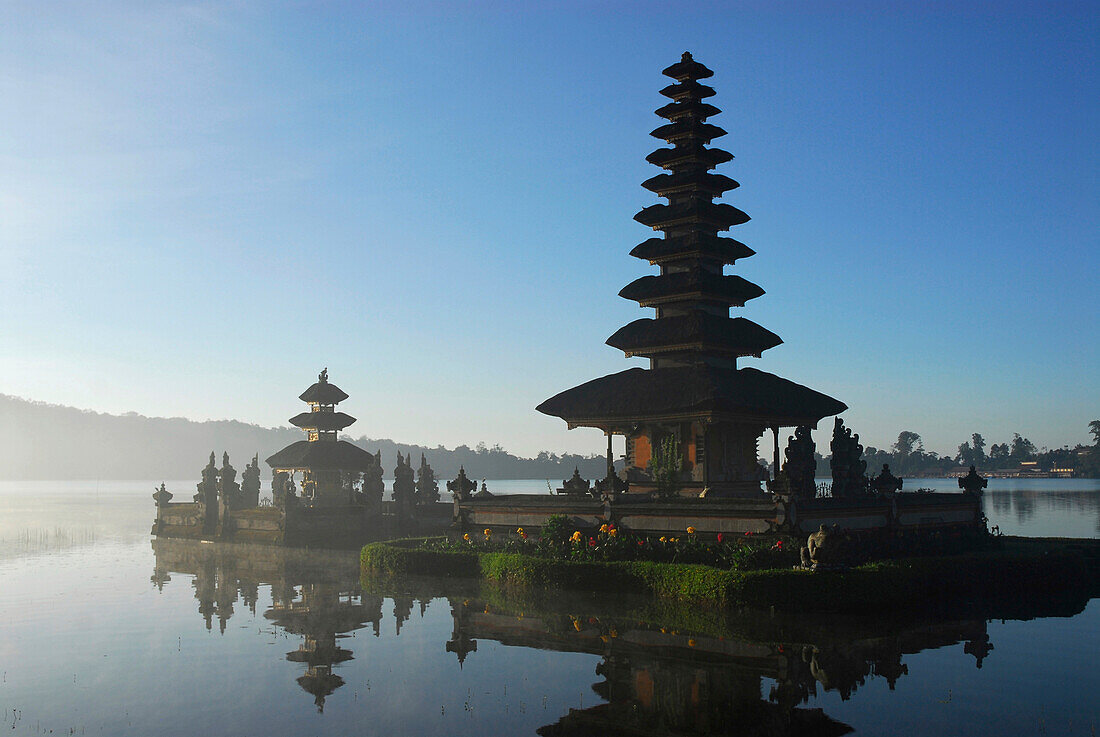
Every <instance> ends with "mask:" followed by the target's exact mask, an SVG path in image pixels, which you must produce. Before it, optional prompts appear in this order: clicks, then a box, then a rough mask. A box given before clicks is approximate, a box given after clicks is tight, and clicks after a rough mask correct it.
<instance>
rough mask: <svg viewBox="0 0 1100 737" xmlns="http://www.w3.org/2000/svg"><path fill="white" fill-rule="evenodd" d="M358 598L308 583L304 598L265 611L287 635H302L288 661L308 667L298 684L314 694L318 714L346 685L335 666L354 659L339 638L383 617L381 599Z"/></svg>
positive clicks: (330, 585) (322, 584)
mask: <svg viewBox="0 0 1100 737" xmlns="http://www.w3.org/2000/svg"><path fill="white" fill-rule="evenodd" d="M355 598H356V597H354V596H352V595H350V594H348V595H343V594H342V593H341V591H340V588H339V587H337V586H334V585H332V584H324V583H312V584H305V585H303V586H302V593H301V598H300V599H299V598H295V599H290V600H282V601H276V602H273V604H272V607H271V609H269V610H268V611H266V612H264V617H266V618H267V619H270V620H271V621H273V622H274V623H275V624H277V625H279V626H280V627H282V628H283V629H284V630H286V631H287V632H290V633H293V634H296V635H301V636H302V638H303V641H302V643H301V644H300V645H299V646H298V649H297V650H293V651H291V652H289V653H287V656H286V659H287V660H289V661H291V662H294V663H305V664H306V672H305V674H304V675H302V676H300V677H299V678H298V685H299V686H301V687H302V688H303V689H304V690H305V691H307V692H308V693H310V694H312V695H313V697H314V703H315V704H316V705H317V709H318V711H324V708H325V699H326V698H327V697H328V696H330V695H332V693H333V692H334V691H335V690H336V689H338V688H339V687H340V686H342V685H344V679H343V678H341V677H340V676H338V675H336V674H335V673H333V672H332V669H333V666H334V665H337V664H339V663H343V662H344V661H347V660H351V659H352V658H353V657H354V656H353V655H352V653H351V651H350V650H346V649H344V648H342V647H340V646H339V645H338V644H337V642H336V640H337V637H338V636H339V635H340V633H343V632H351V631H353V630H357V629H360V628H361V627H363V626H364V625H365V624H366V623H367V622H369V621H374V622H375V623H376V625H377V622H379V621H380V620H381V617H382V612H381V600H380V599H378V600H373V601H368V602H364V603H359V602H356V601H355ZM372 604H373V606H372Z"/></svg>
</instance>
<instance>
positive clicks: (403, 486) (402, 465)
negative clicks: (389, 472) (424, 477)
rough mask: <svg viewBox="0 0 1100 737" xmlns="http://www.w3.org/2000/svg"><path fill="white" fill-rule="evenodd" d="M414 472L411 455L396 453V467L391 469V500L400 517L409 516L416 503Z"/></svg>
mask: <svg viewBox="0 0 1100 737" xmlns="http://www.w3.org/2000/svg"><path fill="white" fill-rule="evenodd" d="M415 476H416V472H415V471H413V467H412V456H411V455H409V456H405V457H402V455H401V453H398V454H397V468H395V469H394V470H393V501H394V502H395V503H396V505H397V513H398V515H399V516H400V517H403V518H404V517H411V516H412V511H413V506H414V505H415V504H416V480H415Z"/></svg>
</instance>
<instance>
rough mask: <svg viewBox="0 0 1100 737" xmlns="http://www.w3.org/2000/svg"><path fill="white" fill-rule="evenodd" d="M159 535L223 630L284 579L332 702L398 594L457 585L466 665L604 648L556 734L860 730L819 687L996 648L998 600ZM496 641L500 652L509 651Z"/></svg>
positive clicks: (170, 564)
mask: <svg viewBox="0 0 1100 737" xmlns="http://www.w3.org/2000/svg"><path fill="white" fill-rule="evenodd" d="M153 548H154V551H155V553H156V563H155V570H154V573H153V575H152V581H153V583H154V584H155V585H156V586H157V587H160V588H162V587H164V586H165V585H166V584H169V583H170V582H171V581H172V575H173V574H176V573H179V574H186V575H189V576H191V577H192V580H191V584H192V586H193V588H194V596H195V598H196V599H197V600H198V612H199V614H200V616H202V617H203V619H204V620H205V622H206V626H207V628H210V629H212V628H213V621H214V619H215V618H216V619H217V621H218V627H219V630H220V631H222V632H224V631H225V628H226V623H227V622H228V621H229V620H230V619H231V618H232V617H233V614H234V607H237V606H243V607H246V608H248V609H249V610H251V611H253V612H254V611H255V608H256V605H257V601H259V600H261V598H262V597H261V596H260V587H261V586H268V587H270V590H271V602H272V604H271V607H270V608H269V609H268V610H267V611H266V612H264V614H263V616H264V617H265V618H266V619H267V620H269V621H270V622H272V623H273V624H274V625H275V626H276V627H277V628H280V629H281V630H282V631H284V632H286V633H288V634H290V635H293V636H294V637H296V638H299V639H298V643H297V647H296V648H295V649H293V650H291V651H290V652H288V653H286V654H285V658H286V660H288V661H291V662H293V663H299V664H302V665H303V666H304V668H305V669H304V672H299V675H298V676H297V677H296V680H297V683H298V685H299V686H301V688H302V689H303V690H304V691H306V692H308V694H309V695H310V696H312V698H313V703H314V704H315V705H316V708H317V710H318V711H323V709H324V706H325V700H326V698H328V697H329V696H331V695H332V694H333V693H334V692H336V691H337V690H338V689H340V688H341V687H342V686H344V685H345V680H344V678H343V677H341V675H340V674H339V672H338V671H339V670H340V666H341V664H342V663H346V662H347V661H349V660H351V659H353V658H354V657H355V654H354V653H353V651H352V649H351V648H350V647H348V646H347V643H348V640H347V639H346V638H347V637H348V636H349V635H350V634H351V633H354V632H355V631H357V630H360V629H363V628H366V627H367V626H368V625H369V626H370V631H372V632H373V634H374V636H375V637H379V636H381V632H382V629H383V628H382V626H381V624H382V620H383V618H384V614H383V612H384V611H385V610H387V609H389V607H387V606H386V605H385V599H386V598H388V599H390V601H391V603H392V610H391V611H392V617H393V619H394V623H395V627H394V629H393V632H394V636H395V637H398V636H400V635H401V633H402V631H403V629H404V628H407V627H410V626H413V625H414V624H415V622H416V621H418V620H417V619H414V618H412V613H413V611H414V608H418V609H419V612H420V614H421V616H422V617H423V615H424V612H425V611H426V610H427V608H428V607H429V606H430V604H431V602H432V601H433V600H434V599H442V598H445V599H446V603H447V605H448V606H449V609H450V614H451V619H452V628H451V633H450V637H449V639H447V640H446V641H439V643H438V647H439V650H440V651H445V652H448V653H452V654H453V655H454V657H455V658H456V660H457V663H458V665H459V666H460V669H461V667H462V666H463V664H466V665H469V662H470V659H471V658H479V657H483V656H481V655H480V654H479V653H478V643H479V641H480V642H486V641H488V642H493V643H496V644H498V645H500V646H505V647H516V648H526V649H530V650H542V651H555V652H561V653H584V654H589V655H594V656H597V657H598V658H599V661H598V664H597V665H596V666H595V673H594V675H595V677H596V678H597V679H598V680H597V681H596V682H595V683H594V684H593V685H592V691H593V692H594V693H595V694H596V695H598V696H599V698H600V700H601V702H602V703H599V704H597V705H595V706H590V707H587V708H580V709H570V710H569V711H568V713H566V714H564V715H563V716H561V717H560V718H559V719H557V720H556V721H554V722H552V723H549V724H546V725H544V726H543V727H541V728H540V729H539V730H538V733H539V734H541V735H587V734H593V735H595V734H619V735H657V734H738V735H781V734H782V735H794V734H815V735H834V734H845V733H847V732H849V731H851V728H850V727H848V726H847V725H845V724H843V723H841V722H839V721H836V720H834V719H832V718H830V717H829V716H828V715H826V714H825V713H824V712H823V711H822V710H821V709H814V708H807V706H806V704H807V702H809V701H811V700H815V701H816V699H817V698H818V697H819V695H820V694H822V693H825V692H835V693H836V694H838V695H839V696H840V697H841V699H843V700H848V699H851V698H853V697H854V696H855V695H856V694H857V693H858V692H859V690H860V689H861V688H863V687H864V686H865V685H866V684H867V683H868V682H869V681H871V680H872V679H881V681H883V682H884V683H885V684H886V685H887V686H888V687H889V688H890V689H891V690H893V688H894V686H895V684H896V683H897V682H898V680H899V679H901V678H902V677H904V676H906V675H907V674H908V665H907V664H906V662H905V658H906V656H909V655H912V654H915V653H919V652H921V651H924V650H929V649H935V648H944V647H948V646H951V645H956V644H959V643H961V644H962V645H963V647H962V649H963V651H964V652H965V653H966V654H967V655H968V656H969V657H972V658H973V664H974V666H976V667H977V668H981V667H982V665H983V662H984V661H985V659H986V658H987V657H990V653H991V651H993V650H994V646H993V644H992V643H991V642H990V638H989V634H988V632H987V629H986V617H987V616H996V613H995V612H975V613H972V614H970V615H969V616H965V615H959V616H955V617H951V618H948V619H947V620H941V621H927V620H924V621H914V620H909V621H907V622H896V621H886V620H883V619H881V618H879V619H876V620H873V621H872V620H858V619H852V618H844V619H837V618H828V617H814V618H809V617H791V616H787V617H777V616H771V615H765V614H762V613H755V614H754V613H739V614H736V615H734V614H730V615H728V616H727V615H721V614H716V613H713V612H712V613H709V614H706V615H705V616H701V615H700V613H699V612H697V611H694V610H693V609H692V608H690V607H677V606H676V605H668V604H662V605H660V608H659V609H655V608H654V606H655V605H654V604H653V602H649V601H635V602H629V601H621V600H620V601H608V598H609V597H602V598H593V597H587V598H578V597H577V596H569V595H564V594H563V595H555V596H554V597H553V598H547V599H546V600H541V599H539V598H537V597H536V598H526V599H523V598H515V597H508V596H504V595H502V594H500V592H497V591H495V590H480V589H478V588H477V586H476V584H473V583H470V582H465V583H455V582H454V581H447V580H444V579H420V580H413V581H409V582H405V583H403V584H402V586H401V588H399V589H387V588H385V587H383V586H382V585H381V584H374V583H371V584H370V586H369V588H368V589H367V590H365V589H363V588H362V584H361V583H360V582H359V580H358V565H357V560H356V559H355V556H354V555H352V556H348V555H346V554H335V553H334V554H326V553H317V552H312V553H311V552H306V551H293V550H282V549H275V548H260V547H249V546H239V545H217V544H204V543H198V542H194V541H186V540H154V541H153ZM1083 604H1084V602H1070V603H1068V604H1060V603H1058V602H1046V603H1044V604H1043V606H1045V607H1047V609H1048V611H1045V612H1044V611H1039V610H1038V609H1036V608H1035V607H1034V606H1033V605H1030V604H1029V605H1027V606H1026V607H1025V609H1027V611H1025V612H1023V616H1036V615H1041V614H1044V613H1046V614H1050V613H1060V614H1066V613H1072V612H1076V611H1080V610H1081V607H1082V606H1083ZM1028 607H1030V608H1028ZM1015 611H1016V613H1019V609H1016V610H1015ZM581 612H584V613H583V614H582V613H581ZM710 615H713V616H710ZM708 617H709V618H708ZM386 629H387V630H388V628H386ZM491 650H492V648H491ZM484 657H486V658H489V659H490V660H492V661H493V662H494V663H495V662H500V661H499V660H496V659H498V658H499V655H497V654H494V653H490V654H487V655H485V656H484Z"/></svg>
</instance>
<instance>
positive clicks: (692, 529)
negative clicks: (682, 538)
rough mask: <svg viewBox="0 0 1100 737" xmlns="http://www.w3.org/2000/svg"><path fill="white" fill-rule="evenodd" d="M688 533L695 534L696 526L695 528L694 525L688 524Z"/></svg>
mask: <svg viewBox="0 0 1100 737" xmlns="http://www.w3.org/2000/svg"><path fill="white" fill-rule="evenodd" d="M688 534H689V535H694V534H695V528H694V527H691V526H690V525H689V526H688Z"/></svg>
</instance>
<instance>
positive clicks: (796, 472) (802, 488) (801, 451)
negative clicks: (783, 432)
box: [783, 425, 817, 499]
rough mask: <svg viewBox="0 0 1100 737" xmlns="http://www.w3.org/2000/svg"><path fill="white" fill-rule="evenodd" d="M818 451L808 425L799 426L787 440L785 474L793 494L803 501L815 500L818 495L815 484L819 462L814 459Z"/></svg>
mask: <svg viewBox="0 0 1100 737" xmlns="http://www.w3.org/2000/svg"><path fill="white" fill-rule="evenodd" d="M816 450H817V445H816V444H815V443H814V440H813V438H812V437H811V436H810V428H809V427H808V426H806V425H799V426H798V427H797V428H795V431H794V435H791V436H790V437H789V438H787V449H786V450H785V451H784V455H785V456H786V459H787V460H786V463H784V464H783V473H784V474H786V477H787V482H788V484H789V485H790V490H791V493H792V494H794V495H795V496H797V497H800V498H802V499H813V498H814V496H815V495H816V494H817V485H816V484H815V483H814V474H815V472H816V471H817V461H816V460H815V459H814V452H815V451H816Z"/></svg>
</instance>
